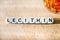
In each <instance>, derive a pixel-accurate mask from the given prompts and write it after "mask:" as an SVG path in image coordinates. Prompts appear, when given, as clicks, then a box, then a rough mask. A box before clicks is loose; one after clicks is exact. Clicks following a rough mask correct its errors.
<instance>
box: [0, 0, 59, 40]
mask: <svg viewBox="0 0 60 40" xmlns="http://www.w3.org/2000/svg"><path fill="white" fill-rule="evenodd" d="M6 17H22V18H23V17H27V18H29V17H53V18H55V24H6V21H5V19H6ZM0 40H60V13H54V12H51V11H50V10H49V9H48V8H46V6H45V3H44V0H0Z"/></svg>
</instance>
